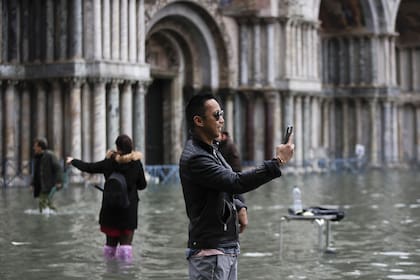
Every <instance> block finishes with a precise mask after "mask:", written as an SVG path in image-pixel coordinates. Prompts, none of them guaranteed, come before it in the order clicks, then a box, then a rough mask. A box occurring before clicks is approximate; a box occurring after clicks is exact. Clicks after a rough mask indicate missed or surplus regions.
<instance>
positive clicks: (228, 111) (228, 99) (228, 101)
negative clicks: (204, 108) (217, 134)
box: [223, 92, 234, 135]
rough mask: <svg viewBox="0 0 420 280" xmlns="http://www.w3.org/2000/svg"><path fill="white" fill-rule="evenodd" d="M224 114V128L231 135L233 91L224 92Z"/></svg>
mask: <svg viewBox="0 0 420 280" xmlns="http://www.w3.org/2000/svg"><path fill="white" fill-rule="evenodd" d="M224 111H225V115H224V116H223V117H224V119H225V127H224V130H226V131H227V132H229V133H230V134H231V135H233V125H234V121H233V93H231V92H227V93H226V94H225V108H224Z"/></svg>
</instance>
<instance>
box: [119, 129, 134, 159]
mask: <svg viewBox="0 0 420 280" xmlns="http://www.w3.org/2000/svg"><path fill="white" fill-rule="evenodd" d="M115 145H116V146H117V149H118V150H120V151H121V152H122V154H123V155H125V154H129V153H131V151H133V141H132V140H131V138H130V137H129V136H128V135H126V134H121V135H120V136H118V137H117V139H116V140H115Z"/></svg>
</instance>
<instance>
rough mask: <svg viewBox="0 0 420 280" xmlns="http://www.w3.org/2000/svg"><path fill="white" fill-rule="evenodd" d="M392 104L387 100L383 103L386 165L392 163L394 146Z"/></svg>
mask: <svg viewBox="0 0 420 280" xmlns="http://www.w3.org/2000/svg"><path fill="white" fill-rule="evenodd" d="M391 106H392V105H391V102H390V101H389V100H385V101H384V102H383V110H384V128H383V129H384V132H383V143H384V146H383V152H384V158H385V165H390V163H391V162H392V154H393V151H392V150H393V146H392V140H393V139H392V108H391Z"/></svg>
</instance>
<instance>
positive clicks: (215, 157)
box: [179, 93, 294, 280]
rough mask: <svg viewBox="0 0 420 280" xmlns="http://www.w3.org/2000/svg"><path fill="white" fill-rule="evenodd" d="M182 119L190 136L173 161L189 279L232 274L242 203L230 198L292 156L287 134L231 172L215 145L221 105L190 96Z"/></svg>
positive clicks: (276, 173)
mask: <svg viewBox="0 0 420 280" xmlns="http://www.w3.org/2000/svg"><path fill="white" fill-rule="evenodd" d="M185 112H186V120H187V124H188V128H189V130H190V132H191V137H190V138H189V139H188V140H187V142H186V143H185V146H184V149H183V152H182V154H181V158H180V160H179V175H180V179H181V185H182V192H183V195H184V202H185V209H186V213H187V216H188V219H189V226H188V249H187V251H186V256H187V260H188V269H189V278H190V279H223V280H236V279H237V264H238V262H237V258H238V255H239V232H240V229H239V217H240V212H241V211H244V205H243V203H242V202H241V201H240V200H239V199H237V198H235V194H242V193H246V192H249V191H252V190H255V189H257V188H259V187H260V186H262V185H264V184H265V183H267V182H269V181H271V180H273V179H275V178H277V177H280V176H281V170H280V168H281V167H282V166H284V165H285V164H286V163H287V162H288V161H289V160H290V159H291V158H292V156H293V151H294V144H293V142H292V137H290V138H289V141H288V143H287V144H280V145H278V146H277V147H276V157H275V158H273V159H271V160H266V161H264V162H263V164H262V165H260V166H258V167H256V168H251V169H249V170H246V171H243V172H234V171H233V170H232V168H231V167H230V165H229V164H228V163H227V162H226V160H225V159H224V158H223V156H222V155H221V154H220V152H219V151H218V149H217V146H215V140H216V138H217V137H218V136H219V134H220V132H221V131H222V128H223V125H224V118H223V110H222V109H221V108H220V104H219V102H218V101H217V100H216V98H215V97H214V96H213V95H212V94H206V93H203V94H197V95H194V96H193V97H192V98H191V99H190V101H189V102H188V104H187V106H186V109H185Z"/></svg>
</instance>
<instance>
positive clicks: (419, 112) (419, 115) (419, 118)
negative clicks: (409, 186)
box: [414, 104, 420, 164]
mask: <svg viewBox="0 0 420 280" xmlns="http://www.w3.org/2000/svg"><path fill="white" fill-rule="evenodd" d="M415 123H416V134H414V135H415V137H416V139H415V141H414V143H415V145H416V147H417V149H416V153H417V154H416V159H417V164H419V163H420V105H419V104H417V106H416V121H415Z"/></svg>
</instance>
